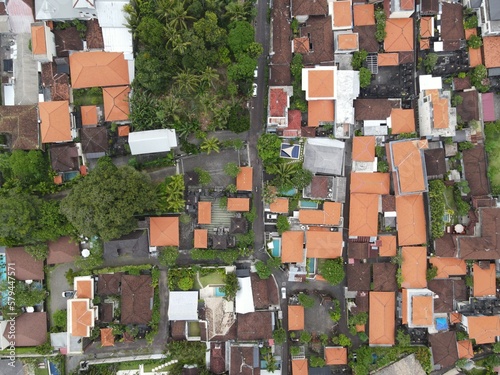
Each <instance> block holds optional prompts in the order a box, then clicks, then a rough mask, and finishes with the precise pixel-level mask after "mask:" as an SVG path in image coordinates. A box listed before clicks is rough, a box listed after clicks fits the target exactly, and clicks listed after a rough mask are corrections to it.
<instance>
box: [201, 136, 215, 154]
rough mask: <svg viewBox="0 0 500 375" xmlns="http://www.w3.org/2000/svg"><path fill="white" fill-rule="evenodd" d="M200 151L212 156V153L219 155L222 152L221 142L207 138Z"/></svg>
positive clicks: (213, 138)
mask: <svg viewBox="0 0 500 375" xmlns="http://www.w3.org/2000/svg"><path fill="white" fill-rule="evenodd" d="M200 149H201V151H204V152H206V153H207V154H208V155H210V153H211V152H212V151H214V152H216V153H219V152H220V142H219V140H218V139H217V138H215V137H211V138H207V139H205V140H204V141H203V142H202V143H201V145H200Z"/></svg>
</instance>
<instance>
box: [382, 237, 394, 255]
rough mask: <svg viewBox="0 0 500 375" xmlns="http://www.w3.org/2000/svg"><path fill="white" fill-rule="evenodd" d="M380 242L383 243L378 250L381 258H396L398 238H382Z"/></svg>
mask: <svg viewBox="0 0 500 375" xmlns="http://www.w3.org/2000/svg"><path fill="white" fill-rule="evenodd" d="M379 240H380V241H381V242H382V245H380V246H379V248H378V253H379V255H380V256H381V257H393V256H396V253H397V249H396V236H380V237H379Z"/></svg>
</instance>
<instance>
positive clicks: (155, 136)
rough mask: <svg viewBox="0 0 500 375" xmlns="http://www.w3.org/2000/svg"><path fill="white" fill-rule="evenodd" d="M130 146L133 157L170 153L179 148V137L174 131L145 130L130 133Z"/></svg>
mask: <svg viewBox="0 0 500 375" xmlns="http://www.w3.org/2000/svg"><path fill="white" fill-rule="evenodd" d="M128 144H129V146H130V152H131V153H132V155H144V154H154V153H157V152H169V151H170V150H171V149H172V148H175V147H177V137H176V135H175V130H174V129H157V130H145V131H141V132H131V133H129V135H128Z"/></svg>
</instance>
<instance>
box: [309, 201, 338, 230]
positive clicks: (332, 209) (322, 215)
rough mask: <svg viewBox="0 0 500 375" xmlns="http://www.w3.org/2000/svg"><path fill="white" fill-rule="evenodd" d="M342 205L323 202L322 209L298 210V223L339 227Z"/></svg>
mask: <svg viewBox="0 0 500 375" xmlns="http://www.w3.org/2000/svg"><path fill="white" fill-rule="evenodd" d="M341 212H342V203H338V202H325V203H323V209H322V210H318V209H306V208H304V209H300V210H299V222H300V224H305V225H321V226H339V225H341V223H342V220H343V219H342V218H341V216H340V215H341Z"/></svg>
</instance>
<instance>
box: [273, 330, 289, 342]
mask: <svg viewBox="0 0 500 375" xmlns="http://www.w3.org/2000/svg"><path fill="white" fill-rule="evenodd" d="M273 339H274V341H275V342H276V344H278V345H281V344H283V343H284V342H285V341H286V331H285V330H284V329H283V328H278V329H275V330H274V331H273Z"/></svg>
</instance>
